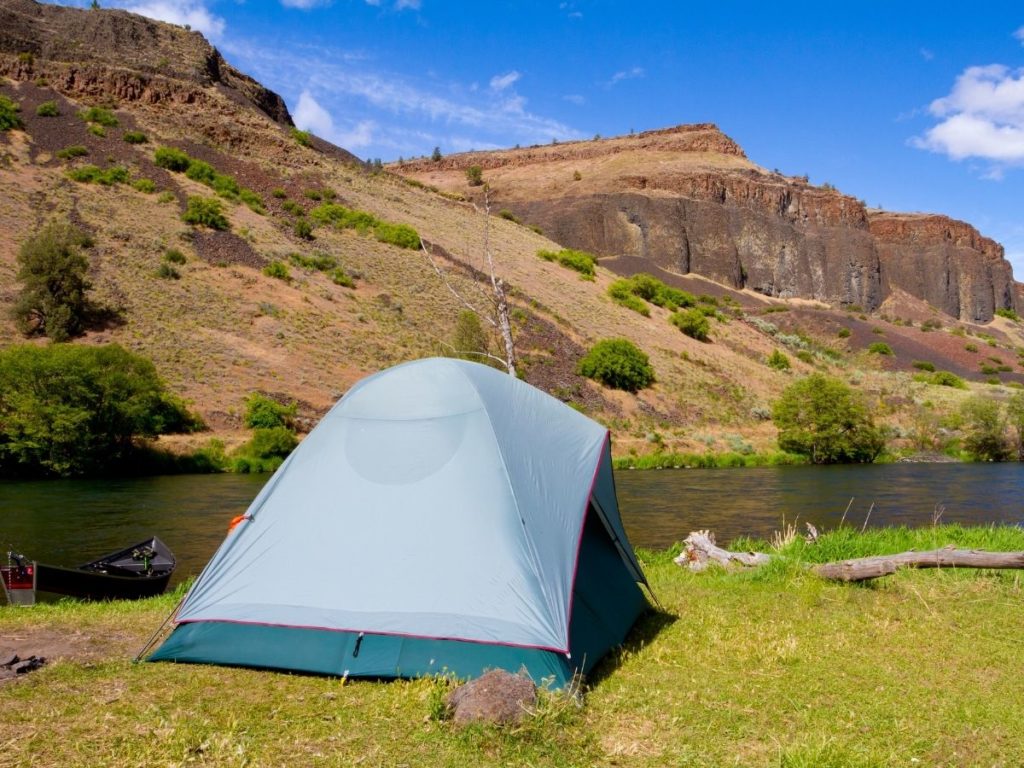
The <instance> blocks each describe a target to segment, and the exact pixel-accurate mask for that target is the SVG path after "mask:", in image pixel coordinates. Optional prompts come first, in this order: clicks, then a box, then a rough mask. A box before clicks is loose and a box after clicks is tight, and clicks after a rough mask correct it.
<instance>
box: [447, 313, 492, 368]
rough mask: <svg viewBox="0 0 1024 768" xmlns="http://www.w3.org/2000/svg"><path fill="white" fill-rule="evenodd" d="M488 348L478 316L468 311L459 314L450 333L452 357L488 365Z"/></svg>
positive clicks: (485, 335)
mask: <svg viewBox="0 0 1024 768" xmlns="http://www.w3.org/2000/svg"><path fill="white" fill-rule="evenodd" d="M489 346H490V345H489V344H488V343H487V334H486V333H485V332H484V328H483V325H481V323H480V316H479V315H478V314H477V313H476V312H473V311H472V310H469V309H464V310H462V311H461V312H459V316H458V318H456V320H455V330H454V331H453V332H452V355H453V356H454V357H459V358H462V359H463V360H473V361H475V362H478V363H488V364H489V358H488V357H487V352H488V348H489Z"/></svg>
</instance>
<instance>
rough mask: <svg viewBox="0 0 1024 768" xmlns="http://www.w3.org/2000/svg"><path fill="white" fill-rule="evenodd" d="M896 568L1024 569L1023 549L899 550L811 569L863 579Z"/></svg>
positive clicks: (835, 576)
mask: <svg viewBox="0 0 1024 768" xmlns="http://www.w3.org/2000/svg"><path fill="white" fill-rule="evenodd" d="M900 568H1024V552H986V551H984V550H979V549H956V548H955V547H953V546H952V545H950V546H948V547H943V548H942V549H933V550H930V551H927V552H914V551H910V552H900V553H899V554H895V555H876V556H873V557H860V558H857V559H854V560H844V561H842V562H839V563H825V564H824V565H819V566H816V567H815V568H814V569H813V571H814V573H815V574H816V575H818V576H821V577H822V578H824V579H833V580H835V581H865V580H867V579H875V578H878V577H879V576H888V575H889V574H892V573H895V572H896V571H897V570H899V569H900Z"/></svg>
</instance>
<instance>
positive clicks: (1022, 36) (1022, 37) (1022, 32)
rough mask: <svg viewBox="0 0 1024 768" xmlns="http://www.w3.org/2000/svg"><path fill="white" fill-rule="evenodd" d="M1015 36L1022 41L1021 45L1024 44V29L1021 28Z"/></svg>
mask: <svg viewBox="0 0 1024 768" xmlns="http://www.w3.org/2000/svg"><path fill="white" fill-rule="evenodd" d="M1013 36H1014V37H1016V38H1017V39H1018V40H1020V42H1021V44H1024V27H1021V28H1020V29H1018V30H1017V31H1016V32H1014V33H1013Z"/></svg>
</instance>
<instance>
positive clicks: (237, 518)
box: [228, 515, 249, 533]
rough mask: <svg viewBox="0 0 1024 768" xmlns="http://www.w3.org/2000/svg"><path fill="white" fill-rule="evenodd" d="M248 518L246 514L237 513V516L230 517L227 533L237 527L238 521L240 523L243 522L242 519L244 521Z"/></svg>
mask: <svg viewBox="0 0 1024 768" xmlns="http://www.w3.org/2000/svg"><path fill="white" fill-rule="evenodd" d="M248 519H249V516H248V515H237V516H235V517H233V518H231V522H230V523H228V533H231V532H232V531H233V530H235V528H237V527H238V524H239V523H242V522H244V521H246V520H248Z"/></svg>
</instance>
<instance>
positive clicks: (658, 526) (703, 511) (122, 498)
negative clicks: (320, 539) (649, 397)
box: [0, 464, 1024, 581]
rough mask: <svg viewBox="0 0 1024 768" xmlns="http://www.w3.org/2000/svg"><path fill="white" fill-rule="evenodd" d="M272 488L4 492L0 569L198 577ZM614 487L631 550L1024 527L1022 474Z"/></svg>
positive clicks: (829, 473) (1015, 467)
mask: <svg viewBox="0 0 1024 768" xmlns="http://www.w3.org/2000/svg"><path fill="white" fill-rule="evenodd" d="M268 478H269V476H268V475H233V474H225V475H185V476H169V477H149V478H137V479H126V480H50V481H40V482H0V558H2V556H3V554H4V553H6V551H7V550H8V549H9V548H14V549H16V550H18V551H20V552H22V553H23V554H26V555H28V556H30V557H31V558H32V559H35V560H40V561H43V562H50V563H54V564H62V565H76V564H78V563H82V562H86V561H88V560H92V559H94V558H96V557H99V556H101V555H103V554H106V553H107V552H109V551H113V550H115V549H119V548H121V547H124V546H127V545H129V544H132V543H134V542H136V541H139V540H142V539H144V538H148V537H149V536H152V535H154V534H156V535H158V536H159V537H160V538H161V539H163V540H164V541H165V542H166V543H167V545H168V546H170V548H171V549H172V550H173V551H174V553H175V554H176V556H177V558H178V564H179V565H178V569H177V571H176V573H175V580H176V581H177V580H180V579H183V578H186V577H188V576H191V575H194V574H197V573H198V572H199V571H200V570H201V569H202V567H203V565H204V564H205V563H206V561H207V560H208V559H209V558H210V556H211V555H212V554H213V552H214V550H215V549H216V548H217V546H218V544H219V543H220V542H221V541H222V540H223V538H224V534H225V532H226V529H227V524H228V522H229V521H230V520H231V518H232V517H234V516H235V515H238V514H241V513H242V512H244V511H245V509H246V507H248V505H249V502H250V501H252V499H253V498H254V497H255V496H256V494H257V493H258V492H259V490H260V488H262V487H263V484H264V483H265V482H266V480H267V479H268ZM616 485H617V490H618V495H619V503H620V506H621V509H622V517H623V521H624V523H625V526H626V532H627V533H628V535H629V537H630V540H631V541H632V543H633V544H634V545H635V546H642V547H650V548H664V547H668V546H670V545H671V544H672V543H673V542H676V541H679V540H680V539H682V538H684V537H685V536H686V534H687V533H689V532H690V531H691V530H695V529H698V528H707V529H709V530H712V531H714V532H715V534H716V535H717V537H718V540H719V541H720V542H727V541H729V540H730V539H732V538H734V537H736V536H739V535H744V534H746V535H753V536H762V537H767V536H769V535H770V534H771V533H772V531H774V530H776V529H778V528H780V527H781V526H782V523H783V520H785V521H786V522H793V521H794V520H798V522H799V524H800V525H801V526H802V525H803V523H804V522H805V521H808V522H811V523H814V524H815V525H817V526H818V527H819V528H820V529H828V528H831V527H834V526H836V525H837V524H838V523H839V521H840V519H841V518H842V516H843V514H844V511H845V510H846V509H847V507H848V506H849V512H848V513H847V516H846V518H847V521H848V522H851V523H853V524H854V525H857V526H860V525H862V524H863V523H864V521H865V518H868V520H867V522H868V525H872V526H881V525H910V526H917V525H927V524H930V523H931V521H932V515H933V513H934V512H935V509H936V507H937V506H941V507H944V513H943V517H942V520H943V522H964V523H993V522H995V523H1013V524H1024V464H889V465H878V466H873V465H869V466H844V467H763V468H755V469H692V470H663V471H653V470H646V471H624V472H619V473H617V474H616ZM851 499H852V500H853V501H852V503H851ZM872 505H873V507H872ZM869 510H870V516H869ZM296 557H301V553H296Z"/></svg>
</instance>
